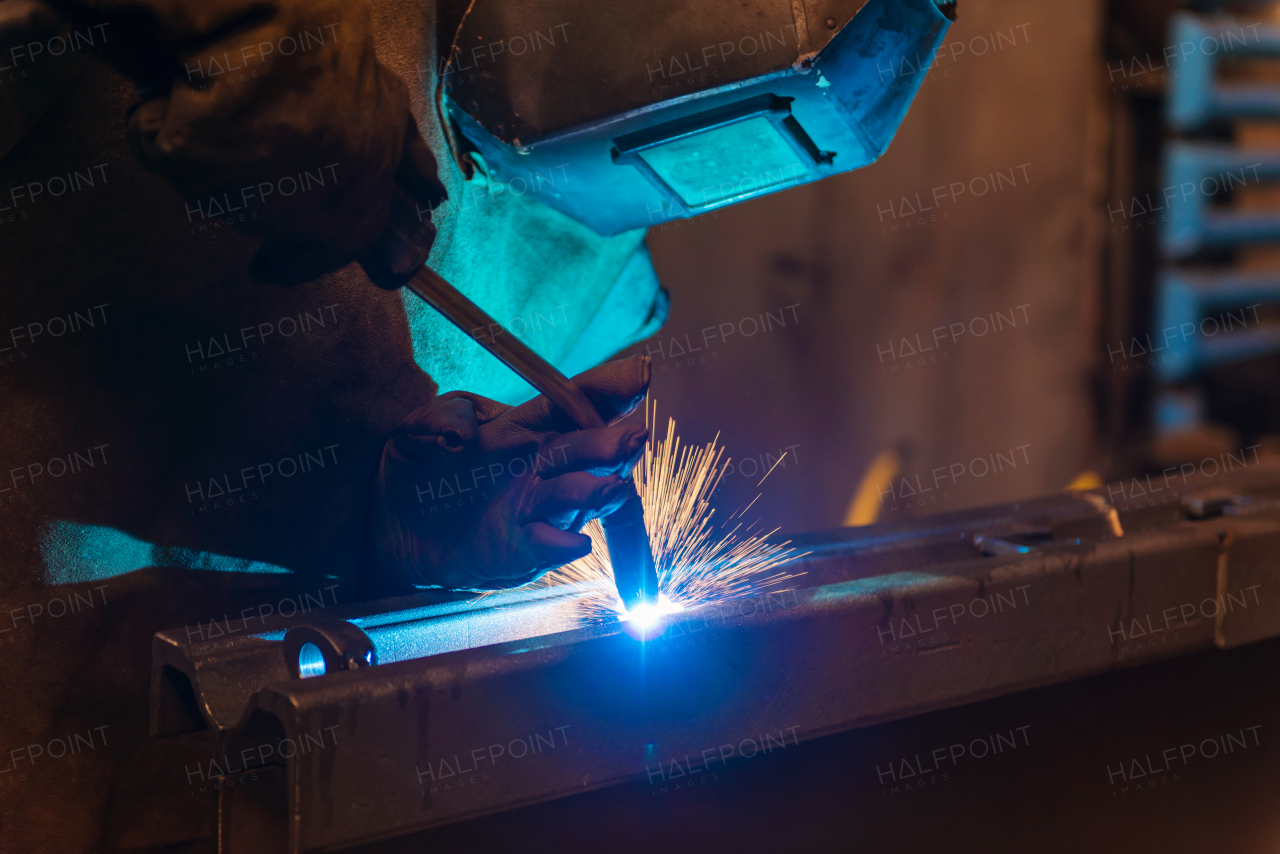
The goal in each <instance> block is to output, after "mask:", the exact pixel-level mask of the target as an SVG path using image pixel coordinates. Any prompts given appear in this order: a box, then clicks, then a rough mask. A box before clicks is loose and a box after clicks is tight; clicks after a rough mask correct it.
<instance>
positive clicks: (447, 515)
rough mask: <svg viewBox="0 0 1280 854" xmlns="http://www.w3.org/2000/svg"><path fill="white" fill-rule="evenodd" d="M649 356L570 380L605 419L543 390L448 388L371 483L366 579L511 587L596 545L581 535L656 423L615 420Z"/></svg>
mask: <svg viewBox="0 0 1280 854" xmlns="http://www.w3.org/2000/svg"><path fill="white" fill-rule="evenodd" d="M649 376H650V367H649V359H648V356H645V355H643V354H642V355H639V356H635V357H632V358H630V359H624V360H621V361H616V362H609V363H608V364H605V365H601V366H600V367H598V368H594V369H592V370H590V371H587V372H585V373H583V374H579V375H578V376H577V377H575V378H574V382H575V383H576V384H577V385H578V386H579V387H580V388H581V389H582V390H583V391H584V392H585V393H586V395H587V397H588V398H589V399H590V400H591V402H592V403H593V404H595V406H596V408H597V409H598V410H599V412H600V415H601V417H602V418H604V420H605V422H606V423H607V424H609V425H610V426H608V427H603V428H599V429H595V430H581V431H579V430H576V429H574V425H573V423H572V421H570V419H569V418H568V416H566V415H565V414H564V412H562V411H561V410H560V409H558V408H557V407H555V406H554V405H552V404H551V403H550V402H549V401H548V400H547V399H546V398H545V397H541V396H540V397H537V398H534V399H533V400H531V401H529V402H528V403H524V404H521V405H520V406H517V407H510V406H506V405H504V404H500V403H496V402H494V401H492V400H488V399H486V398H483V397H479V396H477V395H474V394H469V393H466V392H450V393H448V394H444V395H441V396H440V397H438V398H436V399H435V400H434V401H432V402H431V403H430V404H427V405H426V406H423V407H422V408H420V409H418V410H416V411H415V412H413V413H412V414H411V415H410V416H409V417H408V418H407V419H406V420H405V422H404V423H403V424H401V425H400V427H399V428H398V429H397V430H396V432H395V434H394V435H393V436H392V437H391V438H390V439H389V440H387V443H386V446H385V447H384V449H383V453H382V462H381V465H380V466H379V470H378V474H377V477H376V479H375V482H374V485H373V494H372V501H371V502H370V517H369V528H368V538H367V541H366V569H365V572H366V574H372V575H373V576H375V578H372V579H367V580H366V581H367V586H368V587H370V588H371V589H374V590H377V591H378V593H379V594H380V595H389V594H390V593H392V592H406V591H407V589H408V588H409V587H410V586H418V587H422V586H435V587H446V588H451V589H494V588H503V587H514V586H516V585H519V584H524V583H525V582H528V581H532V580H534V579H535V578H537V577H538V576H539V575H540V574H542V573H544V572H546V571H548V570H551V569H554V568H555V567H558V566H561V565H563V564H566V563H569V562H571V561H573V560H576V559H577V558H579V557H582V556H584V555H586V554H588V553H589V552H590V551H591V540H590V538H588V537H587V536H585V535H583V534H580V533H577V532H578V531H579V530H580V529H581V527H582V526H583V525H584V524H585V523H586V522H587V521H588V520H589V519H592V518H596V517H599V516H607V515H609V514H610V513H611V512H613V511H614V510H616V509H617V508H618V507H619V506H620V505H621V504H622V502H623V500H624V499H625V498H626V496H627V494H628V492H630V493H631V494H634V491H635V487H634V486H632V485H631V483H630V481H629V480H628V479H627V478H628V477H629V475H630V472H631V467H632V466H633V465H634V464H635V462H636V460H637V459H638V458H639V456H640V454H641V453H642V452H643V451H644V445H645V442H646V441H647V440H648V430H647V429H646V428H645V427H644V426H643V425H639V424H635V425H632V424H628V425H623V424H616V423H615V422H616V421H618V420H619V419H620V418H622V417H623V416H625V415H626V414H627V413H629V412H630V411H631V410H632V409H634V408H635V406H636V405H637V404H638V403H639V402H640V401H641V400H642V399H643V398H644V395H645V392H646V391H647V389H648V387H649Z"/></svg>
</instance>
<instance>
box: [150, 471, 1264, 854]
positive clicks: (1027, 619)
mask: <svg viewBox="0 0 1280 854" xmlns="http://www.w3.org/2000/svg"><path fill="white" fill-rule="evenodd" d="M1278 484H1280V477H1278V476H1277V473H1276V471H1275V470H1274V469H1264V470H1255V471H1253V472H1250V473H1249V475H1248V477H1242V478H1237V479H1235V480H1233V481H1232V482H1231V484H1230V485H1228V486H1225V487H1224V486H1223V485H1222V484H1221V483H1220V484H1216V485H1215V487H1214V489H1215V490H1218V491H1221V490H1223V489H1224V488H1225V489H1227V491H1229V492H1230V493H1231V494H1232V496H1234V498H1233V500H1232V501H1230V502H1222V503H1220V504H1218V505H1214V506H1215V507H1216V509H1217V510H1218V511H1221V513H1222V515H1209V516H1207V517H1205V518H1191V516H1192V514H1191V513H1190V512H1189V510H1188V509H1187V508H1186V507H1184V504H1186V503H1189V502H1188V501H1187V499H1191V498H1195V497H1196V495H1197V493H1196V491H1195V490H1194V489H1192V490H1190V491H1189V490H1188V489H1186V488H1183V489H1182V490H1181V491H1175V490H1161V491H1160V492H1162V493H1163V494H1162V495H1160V494H1157V492H1155V491H1152V490H1149V489H1142V491H1141V496H1142V498H1141V499H1140V501H1139V500H1138V499H1133V496H1134V495H1136V494H1138V493H1136V492H1135V490H1134V489H1133V488H1132V486H1128V487H1126V488H1125V490H1124V491H1122V492H1121V493H1119V494H1120V495H1122V496H1127V497H1128V498H1129V499H1133V500H1127V501H1125V502H1123V503H1121V505H1120V507H1119V508H1116V507H1112V506H1110V505H1108V504H1107V503H1106V501H1105V500H1102V499H1100V498H1099V496H1097V495H1094V496H1085V495H1079V494H1076V495H1066V494H1064V495H1061V496H1055V497H1051V498H1046V499H1040V500H1036V501H1031V502H1025V503H1022V504H1019V505H1008V506H1004V507H997V508H988V509H985V510H982V511H972V512H967V513H960V514H952V515H949V516H939V517H933V518H930V519H926V520H921V521H917V522H914V523H898V524H894V525H884V526H875V527H872V528H867V529H860V530H856V531H853V530H845V531H839V532H831V533H827V534H819V535H814V536H812V537H810V538H808V540H807V541H806V547H807V548H809V549H811V550H812V551H813V554H811V555H810V556H809V557H807V558H805V559H803V560H802V561H797V562H796V563H797V564H802V565H803V568H804V569H805V570H806V571H807V574H806V576H805V579H804V581H803V583H802V584H801V585H799V586H798V587H797V589H795V590H792V591H788V592H785V593H774V594H768V595H762V596H757V597H753V598H748V599H743V600H739V601H737V602H734V603H729V604H727V605H724V606H720V607H717V608H709V609H706V610H704V611H695V612H691V613H687V614H683V615H679V616H678V617H677V618H676V619H674V620H673V621H672V623H671V624H670V626H669V627H668V629H667V630H666V631H665V632H664V634H663V635H662V636H661V637H659V638H658V639H656V640H653V641H649V642H647V643H644V644H642V643H639V642H638V641H636V640H635V639H633V638H632V637H630V636H628V635H627V634H625V633H624V632H622V631H620V630H619V629H618V628H617V627H616V626H596V627H589V628H570V629H569V630H562V631H554V632H552V633H542V632H541V628H543V627H545V625H546V624H547V623H545V619H546V615H547V613H548V611H549V610H551V611H553V610H554V608H556V607H558V603H557V598H558V597H555V596H550V597H546V596H544V597H543V598H542V599H541V600H539V601H535V602H528V603H524V604H512V603H510V602H509V603H508V604H505V605H504V606H503V607H501V608H493V607H491V606H487V605H486V606H485V607H482V608H476V607H475V606H474V605H458V604H454V605H451V606H443V611H451V613H441V612H430V613H427V612H406V611H404V610H403V609H401V610H393V611H391V613H392V614H397V613H398V614H401V615H402V617H388V616H387V615H385V614H384V615H383V619H384V621H385V622H384V623H382V624H381V625H382V626H398V627H401V629H402V630H405V631H409V630H413V631H418V632H420V633H421V634H422V635H423V636H431V635H434V634H438V632H436V631H435V630H434V628H433V627H436V626H438V627H440V628H443V627H444V626H445V625H447V623H446V622H441V621H448V620H452V621H453V623H454V624H455V626H454V628H455V629H456V628H457V624H465V623H467V622H470V621H481V622H483V621H484V620H486V619H488V620H490V621H493V622H494V623H496V624H498V625H500V626H501V625H507V628H505V629H503V628H498V629H496V630H495V631H497V632H498V634H497V635H494V634H488V635H485V636H484V639H483V640H482V641H481V643H482V644H483V645H478V646H477V645H467V644H466V643H465V640H466V639H465V637H463V636H462V635H458V634H457V633H456V632H455V638H454V641H453V643H454V644H455V645H458V646H457V647H456V648H455V649H452V650H450V651H445V652H441V653H439V654H430V655H426V656H425V657H421V658H416V657H407V656H405V657H402V658H401V660H395V661H392V662H391V663H385V664H380V665H378V666H376V667H370V668H361V669H359V670H355V671H349V672H341V673H334V674H330V675H327V676H325V677H322V678H317V679H306V680H293V679H289V678H288V677H287V671H285V669H284V662H283V657H282V656H278V658H277V664H275V665H273V664H272V663H271V656H272V648H273V646H274V647H275V652H276V654H277V655H278V645H279V642H278V641H276V640H272V639H271V638H270V637H259V638H236V639H232V640H224V641H221V642H212V641H204V642H198V643H196V644H184V643H183V642H182V639H181V638H177V637H175V636H174V633H162V634H161V635H158V636H157V641H156V650H157V660H156V668H157V672H160V671H161V670H162V669H163V668H164V667H165V666H169V667H176V666H178V665H179V664H181V663H182V661H183V659H184V658H185V666H186V667H187V668H188V669H189V671H190V672H192V673H194V674H195V679H194V680H193V686H194V694H195V696H196V699H197V703H199V704H202V705H203V707H204V708H205V709H208V710H212V712H211V713H208V714H206V719H207V722H209V723H211V724H214V725H215V726H217V727H219V728H220V729H221V730H222V732H221V739H220V745H219V749H218V752H217V762H216V763H215V764H216V767H215V765H211V766H209V772H210V773H209V774H208V778H209V779H208V782H209V784H210V788H212V789H214V790H215V791H217V793H218V795H219V798H220V800H219V808H220V826H221V829H222V834H223V836H222V844H223V850H226V851H254V850H277V849H268V848H265V847H262V846H263V845H264V843H262V842H261V841H260V840H262V839H266V838H270V837H271V835H272V834H274V835H275V838H278V839H280V840H284V839H287V840H288V843H287V844H288V850H290V851H299V852H301V851H322V850H339V849H341V848H343V847H346V846H350V845H354V844H358V843H361V842H368V841H373V840H377V839H385V838H391V837H395V836H398V835H402V834H407V833H410V832H413V831H416V830H420V829H423V828H428V827H432V826H438V825H441V824H446V823H450V822H454V821H460V820H464V819H467V818H472V817H476V816H481V815H485V814H488V813H493V812H499V811H503V810H507V809H511V808H514V807H518V806H521V805H525V804H531V803H536V802H539V801H545V800H550V799H554V798H559V797H564V796H568V795H572V794H575V793H579V792H584V791H588V790H591V789H595V788H601V787H605V786H610V785H614V784H617V783H621V782H624V781H626V780H630V779H635V778H637V777H641V778H643V777H645V776H646V775H648V776H650V777H652V775H653V774H654V773H659V774H665V773H669V772H671V771H672V770H673V769H677V768H681V767H684V766H686V765H688V764H689V763H694V764H698V763H701V764H703V765H705V764H706V763H708V762H711V763H714V762H716V761H723V759H722V758H719V753H720V751H721V749H722V747H723V746H724V745H731V746H732V745H738V746H739V747H740V748H741V749H742V750H743V751H745V750H746V749H747V748H746V745H747V744H748V743H750V744H753V745H756V749H765V748H768V747H772V746H776V745H777V744H779V743H782V742H786V743H793V742H795V743H798V742H801V741H804V740H806V739H811V738H816V737H819V736H823V735H827V734H831V733H835V732H840V731H845V730H850V729H854V728H857V727H863V726H868V725H871V724H874V723H878V722H882V721H888V720H892V719H896V718H902V717H907V716H911V715H914V714H918V713H921V712H924V711H928V710H932V709H939V708H945V707H949V706H954V705H958V704H962V703H968V702H972V701H975V700H979V699H983V698H988V697H994V696H998V695H1001V694H1006V693H1010V692H1013V691H1019V690H1023V689H1026V688H1031V687H1035V686H1041V685H1047V684H1051V683H1055V682H1062V681H1066V680H1070V679H1074V678H1077V677H1081V676H1084V675H1088V674H1093V673H1099V672H1103V671H1106V670H1110V669H1114V668H1118V667H1125V666H1129V665H1134V664H1140V663H1143V662H1146V661H1151V660H1155V659H1159V658H1164V657H1169V656H1173V655H1179V654H1184V653H1187V652H1190V651H1193V650H1199V649H1205V648H1210V647H1214V646H1217V647H1230V646H1235V645H1239V644H1243V643H1248V642H1250V641H1254V640H1258V639H1261V638H1266V637H1272V636H1275V635H1277V634H1280V617H1278V616H1277V615H1276V614H1275V612H1274V611H1273V610H1266V609H1263V608H1261V607H1258V605H1257V603H1259V602H1260V599H1259V594H1260V591H1261V590H1263V589H1269V588H1270V586H1271V584H1272V583H1274V581H1275V576H1276V573H1277V572H1280V568H1278V567H1277V566H1276V564H1275V561H1274V560H1273V559H1272V557H1271V556H1272V555H1274V554H1275V553H1276V547H1277V545H1280V504H1273V499H1274V497H1275V496H1276V495H1277V494H1278V493H1280V489H1278V488H1277V485H1278ZM1106 494H1107V493H1106V492H1104V493H1103V495H1104V496H1105V495H1106ZM1199 494H1201V495H1204V494H1208V493H1207V492H1206V490H1204V489H1201V490H1200V493H1199ZM1111 495H1112V497H1113V498H1115V497H1117V494H1116V493H1115V492H1114V490H1112V492H1111ZM1139 503H1141V505H1142V506H1141V509H1139V506H1138V505H1139ZM1117 509H1119V510H1122V511H1123V512H1121V513H1120V514H1119V516H1118V521H1119V522H1120V523H1121V524H1122V525H1123V526H1124V528H1125V531H1124V534H1123V536H1116V535H1115V530H1116V529H1115V523H1116V521H1117V517H1116V516H1115V511H1116V510H1117ZM977 537H985V538H994V539H998V540H1000V541H1002V542H1005V543H1009V544H1014V545H1021V546H1024V547H1026V548H1028V549H1029V551H1027V552H1025V553H1016V552H1015V553H1011V554H1003V555H996V556H985V555H984V554H983V550H982V549H981V548H980V547H978V546H975V544H974V541H975V538H977ZM796 568H800V567H799V566H796V567H793V571H794V569H796ZM403 604H404V603H398V606H400V605H403ZM467 609H471V610H470V611H469V612H468V611H467ZM375 610H376V609H375ZM429 610H430V609H428V611H429ZM502 612H505V614H503V613H502ZM413 614H416V616H413V617H412V618H410V616H411V615H413ZM350 616H351V617H352V619H353V620H354V621H356V622H357V623H359V622H360V621H362V620H364V621H368V620H370V619H373V618H372V617H371V616H370V615H365V616H363V617H361V616H359V615H350ZM508 624H509V625H508ZM512 625H513V626H514V628H512V627H511V626H512ZM371 628H373V629H375V631H374V632H372V633H371V634H372V636H373V637H374V638H375V642H377V633H376V629H377V628H378V626H371ZM503 631H506V632H507V633H508V635H509V636H507V637H505V639H501V640H498V641H497V642H493V643H489V642H488V641H491V640H493V638H494V637H502V632H503ZM409 633H410V634H412V631H410V632H409ZM446 634H447V632H446ZM409 646H410V647H412V644H410V645H409ZM380 659H382V655H381V652H380ZM280 672H283V673H285V674H286V675H285V676H284V677H283V678H281V677H280V676H279V673H280ZM156 684H157V685H158V686H159V687H158V688H157V692H156V697H157V698H158V697H163V696H164V695H165V691H164V690H163V686H164V683H163V681H160V680H158V681H157V683H156ZM219 694H222V695H223V696H217V695H219ZM206 695H212V696H206ZM160 707H161V704H159V703H157V704H156V705H155V706H154V707H153V728H154V727H155V718H156V717H157V715H158V712H159V710H160ZM237 708H239V709H240V714H239V715H235V714H234V711H235V709H237ZM230 721H233V724H232V723H228V722H230ZM285 744H289V745H301V746H302V747H303V748H306V747H309V748H310V749H297V748H296V747H295V752H294V755H292V756H291V757H288V758H287V759H285V760H284V761H283V762H281V759H280V757H279V756H278V755H272V754H273V753H274V749H275V746H279V745H285ZM264 746H270V747H267V748H266V749H264ZM735 749H737V748H735ZM264 753H265V754H266V755H265V756H264ZM672 763H675V764H674V765H673V764H672ZM246 770H250V771H253V770H256V771H257V772H258V773H259V774H261V775H262V777H263V781H262V782H260V783H259V784H257V785H254V786H247V787H246V786H243V785H242V786H239V787H236V786H234V782H235V779H236V775H237V774H239V775H241V777H243V774H244V773H245V772H246ZM215 780H217V782H218V784H220V785H219V786H218V787H216V788H215V786H214V781H215ZM270 780H274V782H270ZM228 781H230V782H232V784H233V785H232V786H231V787H227V786H225V783H226V782H228ZM255 840H257V841H255Z"/></svg>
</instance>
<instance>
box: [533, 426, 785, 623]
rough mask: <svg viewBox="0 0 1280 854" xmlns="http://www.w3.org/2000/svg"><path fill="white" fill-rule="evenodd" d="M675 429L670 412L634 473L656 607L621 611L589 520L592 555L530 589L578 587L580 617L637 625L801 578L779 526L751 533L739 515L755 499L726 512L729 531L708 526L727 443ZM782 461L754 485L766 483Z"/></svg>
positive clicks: (597, 531) (597, 528) (598, 534)
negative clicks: (694, 438) (688, 441)
mask: <svg viewBox="0 0 1280 854" xmlns="http://www.w3.org/2000/svg"><path fill="white" fill-rule="evenodd" d="M656 422H657V405H656V404H654V405H653V406H652V407H650V405H649V404H648V402H646V404H645V424H646V426H648V427H649V429H650V430H653V429H654V426H655V424H656ZM675 430H676V425H675V420H674V419H672V418H668V419H667V435H666V438H664V439H659V440H657V441H651V442H650V443H649V444H648V446H647V447H646V448H645V452H644V457H643V458H642V459H641V460H640V462H639V463H638V464H637V465H636V467H635V470H634V472H633V473H632V476H633V477H634V479H635V483H636V489H637V491H638V492H639V493H640V500H641V503H642V504H643V505H644V521H645V527H646V528H648V530H649V541H650V543H651V545H652V547H653V557H654V563H655V564H656V566H657V571H658V590H659V597H658V603H657V605H655V606H645V607H646V613H644V614H628V613H627V612H626V609H625V608H624V607H623V605H622V601H621V600H620V599H619V598H618V590H617V586H616V585H615V583H614V580H613V567H612V565H611V564H610V562H609V548H608V546H607V544H606V542H605V535H604V528H603V527H602V526H601V524H600V522H599V520H592V521H591V522H589V523H587V525H586V526H585V527H584V528H583V533H584V534H586V535H587V536H589V537H590V538H591V553H590V554H589V555H587V556H586V557H583V558H580V559H578V560H576V561H574V562H573V563H571V564H568V565H567V566H563V567H561V568H559V569H557V570H554V571H552V572H550V573H548V574H547V575H546V576H544V577H543V578H541V579H540V580H539V581H537V582H535V583H534V584H533V585H532V586H533V587H535V588H545V587H554V586H558V585H565V584H577V585H581V587H582V588H583V589H584V590H585V592H584V593H583V594H582V596H581V597H580V598H579V599H578V601H577V602H576V607H577V608H578V609H579V613H580V616H581V617H582V619H583V620H584V621H586V622H603V621H606V620H612V619H624V620H625V619H631V620H633V622H635V623H636V624H637V626H638V627H640V628H646V627H647V625H652V624H653V623H655V622H656V621H657V620H658V619H659V618H660V617H661V616H663V615H664V614H670V613H675V612H678V611H687V610H693V609H695V608H700V607H704V606H707V605H714V604H716V603H719V602H724V601H727V600H730V599H737V598H739V597H742V596H748V595H750V594H753V593H760V592H764V591H770V592H776V591H777V590H778V585H780V584H783V583H785V582H787V581H789V580H791V579H793V578H797V577H798V575H791V574H788V573H786V572H783V571H780V570H779V567H780V566H781V565H782V564H784V563H785V562H786V561H788V560H791V559H793V558H795V557H800V556H801V555H797V554H796V553H795V551H794V550H793V549H790V548H787V546H788V545H789V543H790V540H788V541H786V542H783V543H777V544H775V543H771V542H769V540H768V538H769V537H770V536H772V535H773V534H775V533H777V529H776V528H775V529H774V530H773V531H769V532H768V533H752V529H753V528H754V527H755V524H754V523H752V524H751V525H745V527H744V523H743V521H742V516H743V514H744V513H745V512H746V511H747V510H749V509H751V506H752V505H753V504H755V499H753V500H752V502H751V504H748V505H747V506H746V507H745V508H743V509H742V510H739V511H736V512H735V513H733V514H731V515H730V516H729V518H728V520H727V521H728V522H733V521H734V519H735V518H736V519H737V520H738V521H737V523H736V524H734V526H733V527H732V529H730V530H729V531H727V532H725V533H720V532H719V529H718V526H714V525H712V518H713V516H714V515H715V510H713V509H712V507H711V503H710V499H711V496H712V494H713V493H714V492H715V490H716V487H717V486H718V485H719V483H720V479H721V477H723V476H724V472H725V468H726V466H727V465H728V464H729V459H728V458H726V457H725V456H724V448H723V447H717V442H718V441H719V439H720V436H719V434H716V437H715V438H714V439H712V440H711V441H710V442H708V443H707V444H706V445H703V446H702V447H694V446H690V445H684V444H682V443H681V441H680V437H679V436H677V435H676V432H675ZM783 457H785V454H784V455H783ZM782 459H783V458H779V459H778V461H777V462H776V463H774V465H773V467H772V468H770V469H769V471H768V472H766V473H765V476H764V478H761V479H760V483H758V484H756V486H760V484H763V483H764V481H765V478H767V477H768V476H769V474H770V473H772V471H773V469H774V468H777V466H778V464H779V463H781V462H782ZM759 497H760V496H759V495H757V496H756V499H758V498H759Z"/></svg>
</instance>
